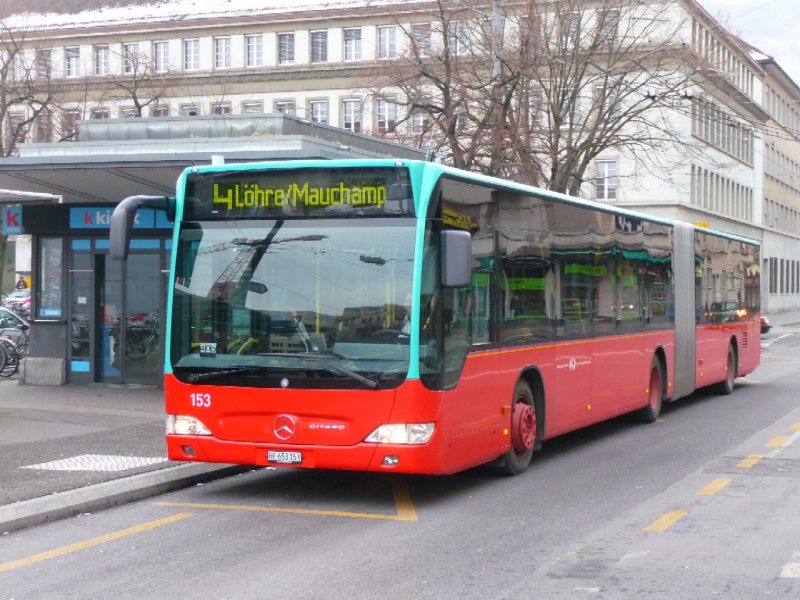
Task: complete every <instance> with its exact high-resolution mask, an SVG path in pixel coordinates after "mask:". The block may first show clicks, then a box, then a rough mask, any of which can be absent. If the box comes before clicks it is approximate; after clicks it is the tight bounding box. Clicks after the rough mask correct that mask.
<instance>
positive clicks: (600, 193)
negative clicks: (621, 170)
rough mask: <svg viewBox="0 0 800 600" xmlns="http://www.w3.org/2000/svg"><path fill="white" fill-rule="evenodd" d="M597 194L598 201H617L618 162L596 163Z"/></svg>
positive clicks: (599, 161) (601, 161) (604, 161)
mask: <svg viewBox="0 0 800 600" xmlns="http://www.w3.org/2000/svg"><path fill="white" fill-rule="evenodd" d="M595 170H596V174H595V180H594V182H595V193H596V198H597V200H616V199H617V161H615V160H598V161H595Z"/></svg>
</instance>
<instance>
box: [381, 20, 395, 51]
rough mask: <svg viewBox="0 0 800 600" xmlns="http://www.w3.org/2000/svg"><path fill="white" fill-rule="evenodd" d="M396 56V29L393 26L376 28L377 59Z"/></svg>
mask: <svg viewBox="0 0 800 600" xmlns="http://www.w3.org/2000/svg"><path fill="white" fill-rule="evenodd" d="M396 56H397V28H396V27H395V26H394V25H389V26H386V27H378V58H395V57H396Z"/></svg>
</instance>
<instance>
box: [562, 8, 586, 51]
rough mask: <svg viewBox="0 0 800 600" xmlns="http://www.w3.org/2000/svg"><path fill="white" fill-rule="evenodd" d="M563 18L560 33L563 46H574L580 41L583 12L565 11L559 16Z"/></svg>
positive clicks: (567, 47)
mask: <svg viewBox="0 0 800 600" xmlns="http://www.w3.org/2000/svg"><path fill="white" fill-rule="evenodd" d="M559 18H560V19H561V22H560V29H559V35H560V36H561V39H560V42H561V47H562V48H566V49H569V48H573V47H574V46H575V45H577V43H578V38H579V36H580V33H581V14H580V13H579V12H568V11H565V12H563V13H561V15H560V16H559Z"/></svg>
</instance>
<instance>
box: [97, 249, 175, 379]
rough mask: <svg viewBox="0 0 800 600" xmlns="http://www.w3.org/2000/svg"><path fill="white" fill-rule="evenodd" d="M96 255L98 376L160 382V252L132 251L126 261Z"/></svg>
mask: <svg viewBox="0 0 800 600" xmlns="http://www.w3.org/2000/svg"><path fill="white" fill-rule="evenodd" d="M95 260H96V271H95V272H96V273H97V279H96V281H97V294H96V298H97V301H98V311H97V316H98V317H99V323H98V324H99V327H98V333H99V336H100V339H99V343H98V344H97V348H98V350H99V354H98V357H97V363H96V364H97V367H98V369H97V370H98V380H99V381H104V382H109V383H113V382H125V383H142V384H158V383H161V379H162V377H161V376H162V373H163V354H162V352H163V351H162V343H161V340H162V339H163V334H162V332H161V328H162V327H161V313H162V309H163V305H164V303H163V302H162V298H163V291H162V289H161V264H160V262H161V261H160V256H159V253H158V252H149V253H144V252H131V254H130V256H129V257H128V260H127V261H120V260H112V259H110V258H109V257H108V256H107V255H105V254H97V255H95Z"/></svg>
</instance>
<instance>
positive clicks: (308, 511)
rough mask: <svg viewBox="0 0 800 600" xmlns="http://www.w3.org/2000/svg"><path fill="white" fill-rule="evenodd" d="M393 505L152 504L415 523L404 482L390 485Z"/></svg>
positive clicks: (411, 504) (156, 503) (414, 512)
mask: <svg viewBox="0 0 800 600" xmlns="http://www.w3.org/2000/svg"><path fill="white" fill-rule="evenodd" d="M392 489H393V491H394V503H395V509H396V510H397V514H394V515H382V514H379V513H361V512H350V511H345V510H320V509H314V508H281V507H277V506H253V505H249V504H214V503H194V502H153V504H154V505H155V506H170V507H173V508H193V509H198V508H208V509H216V510H244V511H252V512H271V513H283V514H294V515H314V516H318V517H346V518H349V519H375V520H381V521H416V520H417V511H416V510H415V509H414V504H413V502H412V501H411V494H409V492H408V488H407V487H406V484H405V483H404V482H400V481H395V482H394V483H393V484H392Z"/></svg>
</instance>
